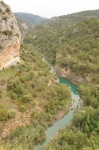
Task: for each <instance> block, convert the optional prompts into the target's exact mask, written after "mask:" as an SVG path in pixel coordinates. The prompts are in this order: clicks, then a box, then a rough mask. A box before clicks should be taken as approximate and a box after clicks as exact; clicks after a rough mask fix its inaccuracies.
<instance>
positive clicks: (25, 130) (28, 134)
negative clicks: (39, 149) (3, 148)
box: [7, 125, 45, 150]
mask: <svg viewBox="0 0 99 150" xmlns="http://www.w3.org/2000/svg"><path fill="white" fill-rule="evenodd" d="M44 138H45V134H44V128H43V127H42V126H40V125H38V126H37V127H36V129H35V128H34V127H33V126H31V125H28V126H25V127H24V126H22V127H19V128H17V129H16V130H15V131H13V132H12V133H11V135H10V137H9V139H8V141H9V142H10V145H8V143H7V149H8V150H11V149H15V150H19V149H20V148H21V149H22V150H24V149H29V150H32V149H33V148H34V146H35V145H36V144H37V143H38V142H42V141H43V140H44Z"/></svg>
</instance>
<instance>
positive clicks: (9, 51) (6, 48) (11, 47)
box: [0, 1, 21, 70]
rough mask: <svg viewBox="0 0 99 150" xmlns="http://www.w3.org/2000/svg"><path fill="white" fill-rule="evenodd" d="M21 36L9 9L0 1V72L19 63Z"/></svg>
mask: <svg viewBox="0 0 99 150" xmlns="http://www.w3.org/2000/svg"><path fill="white" fill-rule="evenodd" d="M20 43H21V34H20V31H19V27H18V25H17V21H16V18H15V17H14V15H13V14H12V12H11V10H10V7H9V6H8V5H6V4H5V3H4V2H3V1H0V70H1V69H3V68H6V67H8V66H11V65H15V64H16V63H17V62H19V50H20Z"/></svg>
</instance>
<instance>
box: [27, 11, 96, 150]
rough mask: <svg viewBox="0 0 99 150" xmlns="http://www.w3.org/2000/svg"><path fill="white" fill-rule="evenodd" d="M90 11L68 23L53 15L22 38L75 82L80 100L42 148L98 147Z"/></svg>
mask: <svg viewBox="0 0 99 150" xmlns="http://www.w3.org/2000/svg"><path fill="white" fill-rule="evenodd" d="M97 11H98V10H97ZM97 11H96V12H97ZM94 12H95V11H92V12H91V14H90V18H89V17H86V16H85V17H83V18H82V19H80V20H79V21H77V20H73V21H72V22H74V23H73V24H72V23H71V21H68V25H67V23H66V20H65V19H60V17H58V18H54V20H50V21H49V22H47V23H45V24H43V25H40V26H37V27H36V28H34V30H33V31H32V32H31V33H29V34H28V35H27V37H26V39H25V42H26V43H31V44H33V45H34V46H35V48H36V49H37V50H39V51H40V52H41V53H42V55H43V56H44V57H45V58H46V59H47V60H48V61H49V62H51V63H52V64H53V65H54V66H55V67H54V68H55V70H56V72H57V75H58V76H63V77H66V78H68V79H69V80H71V81H72V82H74V83H76V84H78V88H79V91H80V94H81V98H82V99H83V104H84V106H83V108H82V109H81V110H80V111H79V112H75V114H74V117H73V121H72V124H71V125H69V126H68V127H66V128H64V129H63V130H60V131H59V133H58V134H57V135H56V136H55V137H54V138H53V139H52V141H51V142H50V143H49V144H48V145H47V147H46V148H45V149H46V150H50V149H54V150H61V149H68V150H72V149H75V150H97V149H98V148H99V16H98V14H97V13H96V15H95V14H94V16H95V17H94V16H93V13H94ZM84 13H85V12H84ZM81 14H82V12H81V13H80V15H81ZM72 15H73V14H72ZM78 15H79V14H78ZM70 16H71V15H70ZM65 17H67V16H63V17H61V18H65ZM64 20H65V21H64ZM71 20H72V19H71Z"/></svg>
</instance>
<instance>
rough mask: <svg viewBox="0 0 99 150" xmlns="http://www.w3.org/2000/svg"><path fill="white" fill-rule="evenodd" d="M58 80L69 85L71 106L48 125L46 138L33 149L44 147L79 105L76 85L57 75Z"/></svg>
mask: <svg viewBox="0 0 99 150" xmlns="http://www.w3.org/2000/svg"><path fill="white" fill-rule="evenodd" d="M59 82H60V83H63V84H67V85H69V86H70V87H71V96H72V106H71V108H70V110H69V112H68V113H67V114H66V115H65V116H64V117H63V118H61V119H60V120H58V121H56V122H55V123H54V125H52V126H51V127H49V128H48V129H47V130H46V132H45V134H46V139H45V141H44V142H43V144H42V145H37V146H36V147H35V150H43V149H44V147H45V146H46V145H47V144H48V143H49V142H50V140H51V139H52V138H53V137H54V135H55V134H56V133H57V132H58V131H59V129H62V128H64V127H65V125H67V124H69V123H70V122H71V120H72V118H73V114H74V111H75V109H76V108H79V107H80V93H79V91H78V89H77V85H75V84H73V83H72V82H70V81H68V80H66V79H64V78H61V77H59Z"/></svg>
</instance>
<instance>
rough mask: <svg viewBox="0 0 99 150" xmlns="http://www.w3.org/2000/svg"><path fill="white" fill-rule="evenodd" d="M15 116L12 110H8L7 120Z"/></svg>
mask: <svg viewBox="0 0 99 150" xmlns="http://www.w3.org/2000/svg"><path fill="white" fill-rule="evenodd" d="M15 115H16V113H15V110H14V109H10V110H9V115H8V116H9V119H11V118H15Z"/></svg>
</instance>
